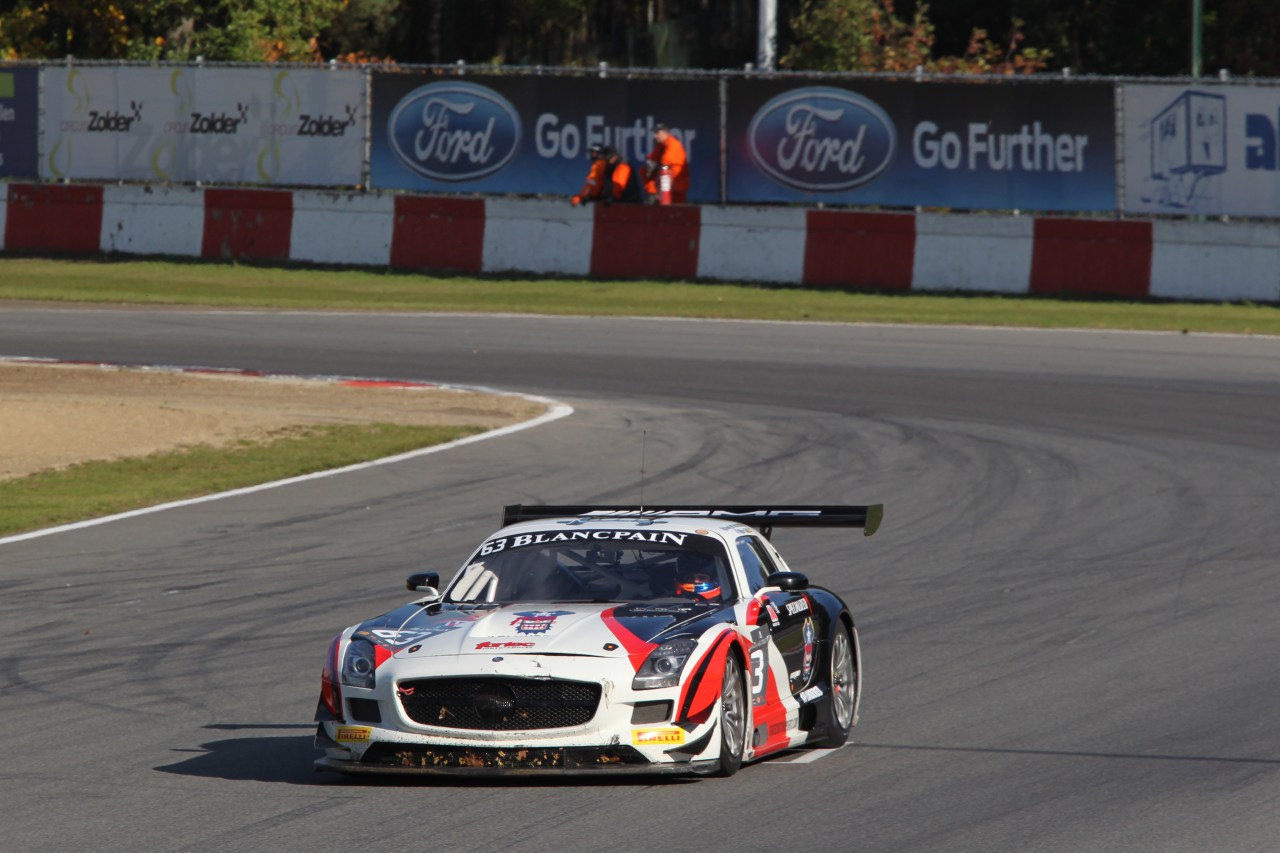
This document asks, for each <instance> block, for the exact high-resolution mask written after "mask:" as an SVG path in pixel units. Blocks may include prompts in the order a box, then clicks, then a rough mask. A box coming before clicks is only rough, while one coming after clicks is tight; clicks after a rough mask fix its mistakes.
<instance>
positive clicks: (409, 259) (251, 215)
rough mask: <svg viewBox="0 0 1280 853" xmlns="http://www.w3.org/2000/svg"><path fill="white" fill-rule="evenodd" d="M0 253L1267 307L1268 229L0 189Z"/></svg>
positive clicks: (1273, 287)
mask: <svg viewBox="0 0 1280 853" xmlns="http://www.w3.org/2000/svg"><path fill="white" fill-rule="evenodd" d="M0 252H36V253H50V254H55V253H56V254H61V253H71V254H107V253H118V254H127V255H171V256H182V257H202V258H213V259H228V260H230V259H237V260H267V261H285V260H288V261H304V262H312V263H323V264H353V265H363V266H375V267H388V266H390V267H395V268H400V269H417V270H430V271H439V272H446V271H448V272H458V273H505V272H513V273H548V274H563V275H570V276H596V277H602V278H664V279H703V280H725V281H751V282H764V283H775V284H789V285H803V286H806V287H813V288H823V287H829V288H852V289H858V288H861V289H874V290H887V291H893V290H899V291H908V290H914V291H937V292H949V291H979V292H995V293H1006V294H1025V293H1035V294H1073V295H1082V296H1083V295H1097V296H1111V297H1133V298H1141V297H1147V296H1153V297H1163V298H1172V299H1185V300H1211V301H1228V300H1229V301H1234V300H1252V301H1255V302H1280V228H1277V227H1276V226H1275V224H1274V223H1272V224H1257V223H1229V222H1188V221H1154V222H1152V221H1134V220H1130V221H1113V220H1083V219H1061V218H1045V217H1031V216H997V215H989V216H979V215H960V214H930V213H917V214H910V213H865V212H853V211H831V210H813V209H800V208H755V207H711V206H707V207H697V206H671V207H653V206H624V205H615V206H613V207H581V208H575V207H571V206H570V205H569V204H568V202H566V201H537V200H511V199H492V198H490V199H481V198H459V197H443V196H412V195H390V194H361V193H335V192H319V191H289V190H240V189H201V188H193V187H158V186H134V185H129V186H121V185H93V184H66V185H63V184H0Z"/></svg>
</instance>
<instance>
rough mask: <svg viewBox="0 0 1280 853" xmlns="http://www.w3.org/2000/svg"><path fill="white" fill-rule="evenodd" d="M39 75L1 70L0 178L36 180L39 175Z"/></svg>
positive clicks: (17, 69) (11, 69) (32, 70)
mask: <svg viewBox="0 0 1280 853" xmlns="http://www.w3.org/2000/svg"><path fill="white" fill-rule="evenodd" d="M38 74H39V72H38V71H37V70H36V69H35V68H0V177H3V178H35V177H36V176H37V173H38V171H39V165H40V164H39V151H38V149H37V139H38V137H39V134H38V129H39V109H38V106H37V98H38V94H39V88H40V87H39V78H38Z"/></svg>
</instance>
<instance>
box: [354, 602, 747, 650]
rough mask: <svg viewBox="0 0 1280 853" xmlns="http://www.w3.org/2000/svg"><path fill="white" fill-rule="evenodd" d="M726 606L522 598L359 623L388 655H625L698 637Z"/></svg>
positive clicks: (361, 632)
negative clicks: (521, 600) (668, 639)
mask: <svg viewBox="0 0 1280 853" xmlns="http://www.w3.org/2000/svg"><path fill="white" fill-rule="evenodd" d="M731 614H732V608H731V607H729V606H727V605H718V604H706V603H703V602H655V603H643V604H619V603H608V604H600V603H577V602H572V603H565V602H545V601H543V602H526V603H521V604H501V605H484V606H479V607H477V606H473V605H462V606H460V605H450V604H444V605H441V604H431V605H427V606H422V605H418V604H412V605H406V606H405V607H401V608H398V609H397V610H393V611H392V612H390V613H386V614H384V615H382V616H379V617H378V618H376V619H371V620H369V621H367V622H364V623H362V624H361V625H359V626H358V627H357V628H356V630H355V632H354V634H353V636H363V637H365V638H367V639H370V640H372V641H373V642H375V643H377V644H378V645H380V646H382V647H384V648H385V649H388V650H389V651H390V652H391V653H392V654H393V656H394V657H396V658H422V657H431V656H437V655H492V654H495V653H498V654H550V655H565V654H569V655H588V656H592V657H626V656H628V655H633V654H647V653H648V651H649V650H650V648H651V647H652V645H653V644H655V643H659V642H661V641H662V640H663V639H664V638H665V637H667V636H673V635H688V634H693V635H695V636H696V635H697V634H700V633H701V632H702V631H703V630H705V628H706V627H707V626H709V624H710V623H712V622H716V621H726V620H727V619H729V618H731Z"/></svg>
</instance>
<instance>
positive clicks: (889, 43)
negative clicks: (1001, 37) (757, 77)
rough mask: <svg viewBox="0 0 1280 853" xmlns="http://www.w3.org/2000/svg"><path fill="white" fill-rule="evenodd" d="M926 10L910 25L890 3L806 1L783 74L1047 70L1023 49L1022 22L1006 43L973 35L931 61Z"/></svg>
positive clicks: (1042, 55) (1043, 56)
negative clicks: (959, 50)
mask: <svg viewBox="0 0 1280 853" xmlns="http://www.w3.org/2000/svg"><path fill="white" fill-rule="evenodd" d="M928 10H929V7H928V6H927V5H924V4H920V5H918V6H916V8H915V10H914V12H913V13H912V14H911V17H910V20H904V19H903V18H901V17H899V16H898V14H897V12H896V10H895V8H894V2H893V0H805V1H804V4H803V5H802V7H801V9H800V12H799V13H798V14H797V15H796V16H795V17H793V18H792V20H791V35H792V45H791V47H790V49H789V50H788V51H787V52H786V54H785V55H784V56H783V58H782V61H781V63H780V64H781V65H782V66H783V67H784V68H788V69H792V70H804V71H914V70H915V69H917V68H920V69H922V70H924V71H930V72H940V73H968V74H1014V73H1031V72H1034V71H1039V70H1042V69H1043V68H1045V67H1046V66H1047V64H1048V61H1049V58H1050V56H1051V54H1050V53H1049V52H1048V51H1047V50H1037V49H1033V48H1027V47H1023V46H1022V45H1021V42H1022V41H1023V36H1022V33H1021V31H1020V22H1018V21H1016V20H1015V21H1014V22H1013V26H1012V29H1011V32H1010V35H1009V38H1008V40H1007V41H1006V42H1005V43H1003V44H1001V43H997V42H995V41H993V40H992V39H991V37H990V35H989V34H988V32H987V31H986V30H984V29H974V30H973V31H972V33H971V35H970V38H969V44H968V47H967V48H966V50H965V52H964V54H963V55H959V56H943V57H937V58H935V57H934V56H933V46H934V41H935V36H934V27H933V24H931V23H930V22H929V18H928Z"/></svg>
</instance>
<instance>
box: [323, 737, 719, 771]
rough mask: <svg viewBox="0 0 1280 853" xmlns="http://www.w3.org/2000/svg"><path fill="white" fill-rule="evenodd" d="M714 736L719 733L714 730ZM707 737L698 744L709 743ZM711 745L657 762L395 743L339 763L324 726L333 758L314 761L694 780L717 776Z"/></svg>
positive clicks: (595, 749)
mask: <svg viewBox="0 0 1280 853" xmlns="http://www.w3.org/2000/svg"><path fill="white" fill-rule="evenodd" d="M713 731H714V728H713ZM711 734H712V732H708V733H707V735H706V736H705V737H704V738H699V741H704V740H706V741H709V740H710V737H711ZM706 745H707V744H706V743H691V744H687V745H685V746H684V747H683V748H677V749H675V750H670V751H668V752H667V757H668V759H669V760H667V761H658V762H655V761H653V760H651V759H650V758H648V757H646V756H645V755H644V753H642V752H641V751H640V750H638V749H636V748H634V747H632V746H628V745H626V744H613V745H608V746H472V745H453V744H423V743H394V742H386V741H380V742H376V743H373V744H370V745H369V747H368V748H367V749H366V750H364V752H363V753H362V754H361V755H360V757H359V758H356V757H355V756H354V755H353V756H352V757H351V758H340V757H337V756H335V755H334V754H333V753H334V752H336V751H338V750H337V749H335V747H337V748H339V749H340V748H341V745H340V744H338V743H336V742H335V741H333V740H332V739H331V738H330V737H329V736H328V734H327V733H326V732H325V728H324V725H323V724H321V725H320V726H319V727H318V728H317V730H316V746H317V747H318V748H321V749H325V750H326V752H328V753H329V754H327V755H325V756H324V757H322V758H318V759H316V761H315V764H314V768H315V769H316V770H332V771H336V772H339V773H350V774H391V775H401V774H408V775H455V776H456V775H465V776H480V777H483V776H519V775H530V776H539V775H594V774H599V773H609V772H612V773H618V774H628V773H635V774H655V773H656V774H695V775H703V774H707V773H713V772H715V771H716V770H717V769H718V768H719V764H720V762H719V761H718V760H717V759H704V758H700V757H699V756H700V754H701V753H703V752H705V749H706Z"/></svg>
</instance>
